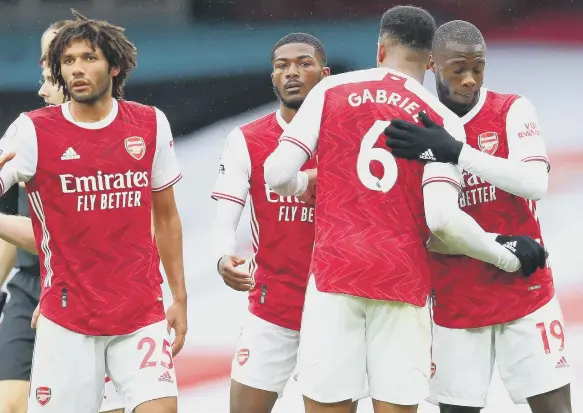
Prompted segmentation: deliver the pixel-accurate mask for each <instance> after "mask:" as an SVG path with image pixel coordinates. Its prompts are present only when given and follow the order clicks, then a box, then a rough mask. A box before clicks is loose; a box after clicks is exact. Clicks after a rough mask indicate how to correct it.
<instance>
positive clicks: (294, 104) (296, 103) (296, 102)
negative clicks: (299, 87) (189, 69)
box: [273, 86, 305, 110]
mask: <svg viewBox="0 0 583 413" xmlns="http://www.w3.org/2000/svg"><path fill="white" fill-rule="evenodd" d="M273 93H275V96H277V98H278V99H279V101H280V102H281V104H282V105H284V106H286V107H288V108H290V109H293V110H298V109H299V108H300V106H302V103H304V99H305V98H303V97H298V98H297V99H293V100H292V99H284V97H283V96H282V95H281V92H280V91H279V89H278V88H276V87H275V86H273Z"/></svg>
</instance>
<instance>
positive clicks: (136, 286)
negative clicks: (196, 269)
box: [0, 100, 181, 336]
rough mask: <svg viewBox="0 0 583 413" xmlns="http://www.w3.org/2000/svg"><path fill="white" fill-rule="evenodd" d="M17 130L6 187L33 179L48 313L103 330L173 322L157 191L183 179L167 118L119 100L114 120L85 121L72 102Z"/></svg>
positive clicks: (24, 120) (88, 329) (77, 326)
mask: <svg viewBox="0 0 583 413" xmlns="http://www.w3.org/2000/svg"><path fill="white" fill-rule="evenodd" d="M11 131H12V132H11ZM7 134H8V135H10V136H9V139H8V140H9V141H10V142H11V143H8V145H9V146H10V145H14V146H12V147H10V149H11V150H14V151H15V152H16V153H17V155H16V157H15V158H14V159H13V160H12V161H10V162H9V163H8V164H7V165H6V166H5V167H4V168H3V169H2V170H1V171H0V178H1V181H0V184H1V188H0V189H1V190H2V193H4V192H5V191H6V190H7V189H8V188H9V187H10V186H12V185H13V184H15V183H16V182H17V181H24V182H26V189H27V192H28V197H29V204H30V210H31V211H33V213H32V214H31V216H32V223H33V229H34V234H35V238H36V242H37V248H38V251H39V259H40V263H41V279H42V285H43V287H42V292H41V298H40V311H41V313H42V314H43V315H44V316H45V317H46V318H48V319H49V320H51V321H53V322H55V323H57V324H59V325H61V326H63V327H65V328H67V329H70V330H72V331H75V332H78V333H81V334H87V335H95V336H101V335H108V336H109V335H123V334H128V333H131V332H133V331H136V330H138V329H140V328H142V327H144V326H147V325H150V324H153V323H156V322H158V321H161V320H163V319H164V307H163V303H162V291H161V288H160V282H161V279H162V277H161V274H160V269H159V256H158V251H157V248H156V245H155V243H154V242H153V239H152V230H151V222H152V221H151V220H152V191H159V190H162V189H164V188H167V187H169V186H171V185H172V184H174V183H175V182H177V181H178V179H180V176H181V175H180V171H179V169H178V165H177V162H176V158H175V156H174V149H173V147H172V134H171V131H170V125H169V124H168V120H167V119H166V117H165V115H164V114H163V113H162V112H160V111H159V110H157V109H155V108H153V107H149V106H144V105H140V104H137V103H133V102H123V101H120V102H118V101H117V100H113V108H112V110H111V112H110V114H109V115H108V116H107V117H106V118H105V119H103V120H102V121H99V122H95V123H79V122H75V121H74V120H73V118H72V116H71V114H70V112H69V104H68V103H65V104H63V105H60V106H51V107H46V108H43V109H39V110H36V111H33V112H29V113H27V114H22V115H21V116H20V117H19V118H18V119H17V120H16V121H15V122H14V123H13V125H12V126H11V129H9V131H8V132H7ZM5 148H6V146H5Z"/></svg>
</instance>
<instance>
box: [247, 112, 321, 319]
mask: <svg viewBox="0 0 583 413" xmlns="http://www.w3.org/2000/svg"><path fill="white" fill-rule="evenodd" d="M241 131H242V132H243V135H244V136H245V141H246V142H247V148H248V150H249V156H250V157H251V185H250V195H251V233H252V236H253V249H254V251H255V258H254V259H253V260H252V262H251V266H250V270H251V272H252V274H253V275H254V278H255V288H254V289H253V290H252V291H251V292H250V293H249V311H251V313H253V314H255V315H256V316H257V317H259V318H262V319H264V320H266V321H269V322H270V323H273V324H276V325H278V326H281V327H284V328H290V329H293V330H299V329H300V324H301V319H302V309H303V307H304V297H305V293H306V287H307V285H308V276H309V268H310V259H311V257H312V248H313V245H314V208H313V207H312V206H309V205H307V204H304V203H302V202H300V201H298V199H297V198H296V197H293V196H279V195H278V194H276V193H275V192H273V191H271V189H270V188H269V187H268V186H267V185H266V184H265V178H264V177H263V164H264V163H265V159H267V157H268V156H269V155H270V154H271V153H272V152H273V151H274V150H275V148H276V147H277V145H278V140H279V137H280V136H281V134H282V132H283V130H282V129H281V126H280V125H279V123H278V122H277V119H276V115H275V114H274V113H272V114H269V115H267V116H264V117H262V118H260V119H258V120H256V121H254V122H251V123H248V124H246V125H245V126H243V127H241ZM315 166H316V165H315V162H314V161H313V160H310V161H308V162H306V164H305V165H304V167H303V169H309V168H314V167H315Z"/></svg>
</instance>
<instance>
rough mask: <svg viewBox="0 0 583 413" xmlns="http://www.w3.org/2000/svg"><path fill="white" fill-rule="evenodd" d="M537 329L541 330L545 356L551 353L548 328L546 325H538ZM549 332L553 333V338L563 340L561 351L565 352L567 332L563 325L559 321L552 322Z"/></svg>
mask: <svg viewBox="0 0 583 413" xmlns="http://www.w3.org/2000/svg"><path fill="white" fill-rule="evenodd" d="M536 328H538V329H539V331H540V335H541V339H542V341H543V348H544V350H545V354H550V353H551V345H550V342H549V335H548V333H547V326H546V324H545V323H538V324H537V325H536ZM548 332H550V333H551V336H552V337H553V338H555V339H557V340H561V346H560V347H559V351H563V349H564V348H565V331H564V330H563V325H562V324H561V322H560V321H559V320H554V321H551V323H550V324H549V328H548Z"/></svg>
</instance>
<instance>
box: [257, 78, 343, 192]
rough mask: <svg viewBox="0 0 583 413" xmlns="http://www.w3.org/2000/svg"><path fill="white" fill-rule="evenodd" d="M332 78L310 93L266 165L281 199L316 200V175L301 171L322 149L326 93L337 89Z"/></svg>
mask: <svg viewBox="0 0 583 413" xmlns="http://www.w3.org/2000/svg"><path fill="white" fill-rule="evenodd" d="M331 78H334V76H328V77H325V78H324V79H322V80H321V81H320V82H319V83H318V84H317V85H316V86H314V88H313V89H312V90H311V91H310V93H308V96H307V97H306V99H305V100H304V102H303V103H302V106H301V107H300V109H299V110H298V112H297V113H296V114H295V116H294V118H293V119H292V121H291V122H290V123H289V124H288V125H287V126H286V128H285V130H284V131H283V133H282V134H281V137H280V138H279V145H278V146H277V148H276V149H275V151H274V152H273V153H272V154H271V155H269V157H268V158H267V159H266V161H265V163H264V165H263V171H264V176H265V182H266V183H267V184H268V185H269V187H270V188H271V189H272V190H273V191H275V192H276V193H277V194H279V195H282V196H290V195H294V196H297V197H300V198H301V199H302V200H304V199H308V200H310V199H311V198H312V195H313V194H312V193H311V192H312V191H313V189H314V186H315V182H316V173H315V171H311V172H310V173H308V172H302V171H300V169H301V168H302V166H303V165H304V164H305V163H306V161H307V160H308V159H310V158H312V157H313V156H314V154H315V152H316V150H317V148H318V140H319V138H320V126H321V122H322V115H323V110H324V102H325V100H326V92H327V90H328V89H329V88H330V87H331V86H333V85H334V81H333V80H330V79H331ZM306 192H307V193H306Z"/></svg>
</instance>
